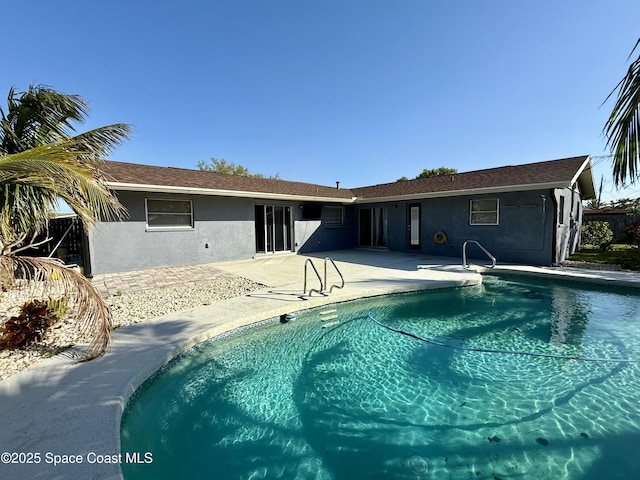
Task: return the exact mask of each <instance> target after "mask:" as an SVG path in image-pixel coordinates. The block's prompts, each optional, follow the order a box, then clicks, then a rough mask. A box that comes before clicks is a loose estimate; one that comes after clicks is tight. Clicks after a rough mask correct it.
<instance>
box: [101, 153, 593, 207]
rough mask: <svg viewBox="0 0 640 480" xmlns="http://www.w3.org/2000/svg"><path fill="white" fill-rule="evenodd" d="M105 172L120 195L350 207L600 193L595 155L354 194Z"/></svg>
mask: <svg viewBox="0 0 640 480" xmlns="http://www.w3.org/2000/svg"><path fill="white" fill-rule="evenodd" d="M103 172H104V174H105V176H106V178H107V180H108V182H109V184H110V186H111V187H112V188H114V189H116V190H120V189H122V190H151V189H153V190H155V191H157V190H158V189H160V190H161V189H162V188H163V187H164V188H166V189H167V190H168V191H169V190H171V189H186V190H189V189H191V190H196V191H198V192H200V193H209V194H213V195H224V194H225V192H227V193H229V192H233V193H234V194H237V195H240V196H247V197H249V196H251V194H257V195H276V196H278V195H280V196H284V197H289V196H293V197H306V198H315V199H323V198H324V199H328V200H332V201H344V202H351V201H353V200H354V198H355V197H357V200H356V201H360V202H366V201H367V200H373V199H381V200H383V199H385V198H392V197H393V198H402V197H404V196H406V197H407V198H410V197H415V196H419V195H425V196H438V195H455V194H458V195H461V194H464V193H467V192H469V191H482V190H485V191H487V190H493V191H497V190H501V189H502V190H505V191H507V190H511V191H513V190H517V189H522V190H525V189H533V188H549V187H550V186H556V187H561V186H565V187H571V186H573V183H574V182H576V181H577V182H578V183H579V185H580V188H581V190H582V192H583V198H591V196H593V194H594V190H595V187H594V185H593V177H592V175H591V170H590V164H589V156H586V155H585V156H580V157H571V158H564V159H560V160H550V161H547V162H538V163H529V164H525V165H510V166H506V167H498V168H490V169H485V170H477V171H473V172H465V173H457V174H455V175H445V176H441V177H433V178H425V179H418V180H408V181H401V182H392V183H385V184H380V185H373V186H369V187H360V188H352V189H348V188H335V187H327V186H322V185H316V184H312V183H303V182H291V181H286V180H276V179H268V178H256V177H243V176H238V175H226V174H221V173H215V172H207V171H201V170H189V169H184V168H174V167H157V166H151V165H141V164H134V163H123V162H113V161H106V162H105V163H104V166H103ZM152 187H153V188H152Z"/></svg>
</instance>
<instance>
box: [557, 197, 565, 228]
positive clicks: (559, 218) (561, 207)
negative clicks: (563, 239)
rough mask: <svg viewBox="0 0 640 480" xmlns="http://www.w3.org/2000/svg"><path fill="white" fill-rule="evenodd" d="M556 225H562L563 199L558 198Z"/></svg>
mask: <svg viewBox="0 0 640 480" xmlns="http://www.w3.org/2000/svg"><path fill="white" fill-rule="evenodd" d="M558 210H559V212H558V223H559V224H560V225H564V197H560V205H559V207H558Z"/></svg>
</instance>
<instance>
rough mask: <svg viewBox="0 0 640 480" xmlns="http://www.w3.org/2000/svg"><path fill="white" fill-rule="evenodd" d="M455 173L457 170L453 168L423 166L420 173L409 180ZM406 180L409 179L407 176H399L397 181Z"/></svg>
mask: <svg viewBox="0 0 640 480" xmlns="http://www.w3.org/2000/svg"><path fill="white" fill-rule="evenodd" d="M456 173H458V170H456V169H455V168H447V167H440V168H431V169H430V168H425V169H424V170H422V173H421V174H420V175H418V176H416V177H414V178H412V179H411V180H418V179H419V178H433V177H443V176H445V175H455V174H456ZM407 180H409V178H407V177H400V178H399V179H398V180H397V181H398V182H406V181H407Z"/></svg>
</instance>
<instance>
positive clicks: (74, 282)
mask: <svg viewBox="0 0 640 480" xmlns="http://www.w3.org/2000/svg"><path fill="white" fill-rule="evenodd" d="M7 104H8V109H7V112H6V113H5V112H4V111H3V110H2V109H0V114H1V118H0V217H1V218H0V220H1V221H0V275H1V276H3V277H4V278H11V279H13V278H14V277H19V278H21V279H23V280H27V281H28V282H27V283H28V284H30V285H39V286H41V287H42V288H43V290H46V289H50V288H54V289H56V290H58V291H59V290H62V291H63V293H64V295H65V297H66V298H68V299H69V301H70V302H73V304H74V305H75V307H76V312H75V317H76V320H77V326H78V328H79V329H80V331H82V332H84V333H87V332H88V333H90V334H91V336H92V340H91V342H90V344H89V346H88V347H87V348H86V350H85V351H84V353H83V355H82V356H81V358H80V359H81V360H88V359H90V358H94V357H96V356H98V355H101V354H103V353H104V352H105V351H106V349H107V347H108V344H109V338H110V337H109V335H110V331H111V314H110V312H109V309H108V308H107V306H106V304H105V303H104V301H103V300H102V298H101V297H100V295H99V294H98V292H97V291H96V290H95V288H94V287H93V286H92V285H91V282H89V281H88V280H87V279H86V278H85V277H84V276H82V275H81V274H79V273H78V272H76V271H74V270H72V269H69V268H67V267H65V266H64V265H63V264H62V263H61V262H59V261H58V260H55V259H47V258H35V257H24V256H19V255H17V254H18V253H19V252H20V251H23V250H25V249H27V248H30V247H32V246H34V241H35V238H36V236H37V235H38V234H40V233H42V232H43V230H44V229H45V228H46V225H47V222H48V220H49V219H50V218H51V216H52V215H53V213H54V212H55V208H56V205H57V200H58V199H62V200H64V201H65V202H66V203H67V204H68V205H69V207H70V208H71V209H72V210H73V211H74V212H75V213H76V214H77V215H78V217H79V218H80V219H81V221H82V222H83V223H84V224H85V225H86V226H87V227H90V226H91V225H93V224H94V223H95V222H96V221H97V220H109V219H117V218H120V217H122V216H123V215H124V213H125V210H124V208H123V207H122V205H120V203H119V202H118V200H117V198H116V197H115V196H114V195H113V193H112V192H111V191H110V190H109V189H108V188H107V186H106V183H105V181H104V179H103V178H102V176H101V174H100V161H101V160H100V158H101V157H103V156H104V155H106V154H107V153H108V152H109V151H111V150H112V149H113V147H115V146H117V145H119V144H120V143H121V142H122V141H123V140H125V139H127V138H128V137H129V136H130V134H131V129H130V127H129V125H126V124H116V125H110V126H107V127H102V128H98V129H95V130H91V131H88V132H85V133H82V134H78V135H73V133H74V129H73V126H72V125H71V122H72V121H75V122H82V121H83V120H84V117H85V115H86V114H87V111H88V108H87V103H86V102H85V100H84V99H82V98H81V97H79V96H77V95H67V94H64V93H60V92H56V91H54V90H52V89H51V88H49V87H45V86H33V85H32V86H30V87H29V89H28V90H27V91H26V92H22V93H20V94H18V93H16V92H15V91H14V90H13V89H11V90H10V91H9V98H8V101H7ZM23 283H24V282H23Z"/></svg>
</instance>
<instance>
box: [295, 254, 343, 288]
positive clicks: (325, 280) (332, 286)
mask: <svg viewBox="0 0 640 480" xmlns="http://www.w3.org/2000/svg"><path fill="white" fill-rule="evenodd" d="M327 262H331V265H333V268H334V269H335V271H336V272H338V275H339V276H340V284H337V283H334V284H332V285H331V286H330V287H329V286H328V283H327ZM308 265H311V268H312V269H313V272H314V273H315V274H316V277H317V278H318V281H319V282H320V289H319V290H318V289H317V288H310V289H309V296H311V294H312V293H313V292H316V293H319V294H321V295H326V294H328V293H331V292H332V291H333V289H334V288H344V277H343V276H342V272H340V269H339V268H338V266H337V265H336V262H334V261H333V258H331V257H324V282H323V281H322V277H321V276H320V273H319V272H318V269H317V268H316V266H315V264H314V263H313V260H311V259H310V258H307V260H306V261H305V262H304V286H303V287H302V294H303V295H306V294H307V266H308ZM327 288H328V291H327Z"/></svg>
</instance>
